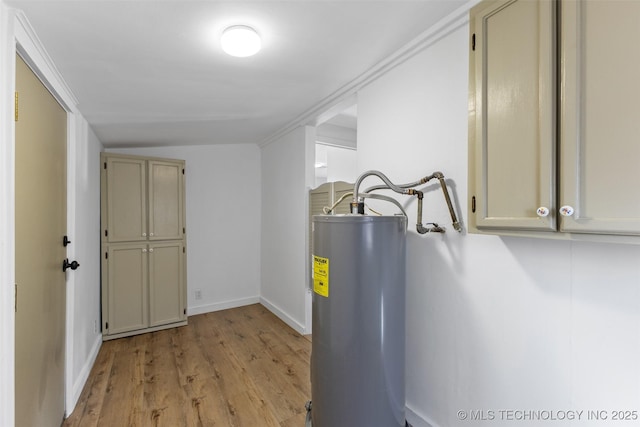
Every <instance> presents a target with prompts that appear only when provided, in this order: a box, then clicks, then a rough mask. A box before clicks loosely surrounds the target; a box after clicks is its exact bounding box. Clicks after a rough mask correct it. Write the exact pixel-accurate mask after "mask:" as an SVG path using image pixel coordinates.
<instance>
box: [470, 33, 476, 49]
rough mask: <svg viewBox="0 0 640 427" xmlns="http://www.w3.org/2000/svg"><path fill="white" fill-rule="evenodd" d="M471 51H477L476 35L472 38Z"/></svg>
mask: <svg viewBox="0 0 640 427" xmlns="http://www.w3.org/2000/svg"><path fill="white" fill-rule="evenodd" d="M471 50H473V51H475V50H476V33H473V35H472V36H471Z"/></svg>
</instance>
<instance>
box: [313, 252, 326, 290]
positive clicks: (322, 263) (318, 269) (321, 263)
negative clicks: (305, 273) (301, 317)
mask: <svg viewBox="0 0 640 427" xmlns="http://www.w3.org/2000/svg"><path fill="white" fill-rule="evenodd" d="M313 292H315V293H316V294H318V295H321V296H323V297H329V258H322V257H320V256H316V255H314V256H313Z"/></svg>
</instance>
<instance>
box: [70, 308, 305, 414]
mask: <svg viewBox="0 0 640 427" xmlns="http://www.w3.org/2000/svg"><path fill="white" fill-rule="evenodd" d="M310 354H311V342H310V340H309V339H307V338H305V337H303V336H301V335H300V334H298V333H297V332H295V331H294V330H292V329H291V328H289V327H288V326H287V325H285V324H284V323H283V322H282V321H280V320H279V319H278V318H276V317H275V316H274V315H273V314H271V313H270V312H269V311H268V310H267V309H265V308H264V307H263V306H261V305H258V304H256V305H251V306H247V307H241V308H236V309H231V310H224V311H218V312H214V313H207V314H202V315H198V316H191V317H189V325H188V326H184V327H181V328H174V329H168V330H165V331H160V332H153V333H149V334H144V335H138V336H135V337H131V338H121V339H118V340H113V341H107V342H104V343H103V345H102V348H101V349H100V353H99V354H98V357H97V360H96V363H95V365H94V367H93V369H92V371H91V374H90V376H89V379H88V381H87V384H86V386H85V388H84V390H83V392H82V395H81V396H80V400H79V402H78V404H77V406H76V409H75V411H74V412H73V414H71V416H70V417H69V418H68V419H67V420H66V421H65V422H64V424H63V426H64V427H71V426H81V427H86V426H109V427H132V426H167V427H178V426H188V427H195V426H223V427H232V426H233V427H236V426H245V427H258V426H260V427H262V426H265V427H266V426H275V427H294V426H295V427H303V426H304V419H305V408H304V405H305V403H306V402H307V401H308V400H309V399H310V396H311V386H310V380H309V358H310Z"/></svg>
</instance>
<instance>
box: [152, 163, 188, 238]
mask: <svg viewBox="0 0 640 427" xmlns="http://www.w3.org/2000/svg"><path fill="white" fill-rule="evenodd" d="M183 167H184V164H183V163H182V162H162V161H155V160H150V161H149V239H150V240H167V239H182V237H183V230H182V228H183V205H182V201H183V198H184V195H183V191H184V190H183V188H184V186H183V179H182V178H183V174H182V169H183Z"/></svg>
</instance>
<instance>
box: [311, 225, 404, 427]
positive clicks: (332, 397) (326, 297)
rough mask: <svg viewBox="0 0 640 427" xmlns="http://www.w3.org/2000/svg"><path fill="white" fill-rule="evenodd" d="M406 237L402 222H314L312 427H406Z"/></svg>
mask: <svg viewBox="0 0 640 427" xmlns="http://www.w3.org/2000/svg"><path fill="white" fill-rule="evenodd" d="M406 230H407V218H406V217H405V216H404V215H402V216H366V215H317V216H314V217H313V274H314V283H313V290H314V292H313V307H312V308H313V315H312V316H313V318H312V321H313V323H312V333H313V340H312V354H311V392H312V398H313V406H312V408H311V410H310V412H309V416H308V421H307V425H308V426H309V425H312V426H313V427H404V426H405V414H404V412H405V372H404V371H405V246H406V244H405V242H406Z"/></svg>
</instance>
